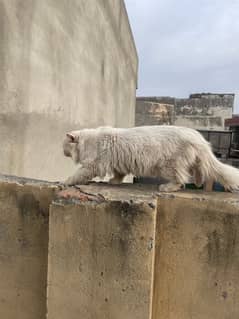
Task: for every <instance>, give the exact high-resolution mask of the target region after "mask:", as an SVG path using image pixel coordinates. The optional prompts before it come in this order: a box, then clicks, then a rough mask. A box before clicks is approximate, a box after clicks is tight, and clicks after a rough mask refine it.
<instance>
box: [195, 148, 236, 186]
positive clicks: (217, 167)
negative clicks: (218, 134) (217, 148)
mask: <svg viewBox="0 0 239 319" xmlns="http://www.w3.org/2000/svg"><path fill="white" fill-rule="evenodd" d="M202 154H203V156H200V166H201V173H202V176H203V178H204V180H207V179H213V180H214V181H217V182H219V183H220V184H222V185H223V186H224V188H225V189H226V190H228V191H231V192H236V191H239V170H238V169H237V168H235V167H232V166H230V165H227V164H223V163H221V162H220V161H219V160H218V159H217V158H216V157H215V155H214V154H213V152H212V150H211V148H210V146H209V145H207V147H206V149H204V151H203V153H202Z"/></svg>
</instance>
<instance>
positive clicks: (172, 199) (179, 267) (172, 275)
mask: <svg viewBox="0 0 239 319" xmlns="http://www.w3.org/2000/svg"><path fill="white" fill-rule="evenodd" d="M156 189H157V186H156V185H140V184H138V185H133V184H129V185H127V184H123V185H120V186H116V185H114V186H112V185H108V184H107V183H91V184H89V185H84V186H79V187H78V188H75V187H69V188H62V187H61V186H60V185H55V184H53V183H49V182H44V181H35V180H29V179H25V178H17V177H14V176H12V177H9V176H1V177H0V274H1V285H0V318H7V319H35V318H39V319H46V318H48V319H65V318H67V319H75V318H77V319H78V318H84V319H97V318H99V319H121V318H126V319H127V318H130V319H131V318H134V319H191V318H193V319H211V318H217V319H238V318H239V302H238V300H239V289H238V286H239V249H238V247H239V241H238V236H237V233H238V227H239V197H238V194H229V193H204V192H202V191H197V192H190V191H188V192H184V191H182V192H178V193H171V194H163V193H161V194H158V195H156ZM49 207H50V209H49Z"/></svg>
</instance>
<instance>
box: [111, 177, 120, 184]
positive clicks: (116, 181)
mask: <svg viewBox="0 0 239 319" xmlns="http://www.w3.org/2000/svg"><path fill="white" fill-rule="evenodd" d="M121 183H122V179H119V178H116V177H113V178H111V179H110V180H109V184H111V185H118V184H121Z"/></svg>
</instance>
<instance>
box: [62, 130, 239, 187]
mask: <svg viewBox="0 0 239 319" xmlns="http://www.w3.org/2000/svg"><path fill="white" fill-rule="evenodd" d="M63 149H64V154H65V156H70V157H71V158H72V159H73V161H74V162H75V163H76V164H77V163H80V164H81V167H80V168H79V169H78V170H77V171H76V173H75V174H74V175H73V176H71V177H69V178H68V179H67V180H66V182H65V183H66V184H67V185H76V184H84V183H86V182H88V181H90V180H91V179H92V178H95V177H100V178H103V177H105V176H106V174H109V175H113V178H112V179H111V180H110V182H111V183H114V184H115V183H121V182H122V180H123V178H124V177H125V176H126V175H128V174H133V175H135V176H147V177H162V178H164V179H167V180H168V181H169V183H167V184H163V185H160V187H159V190H160V191H177V190H179V189H180V188H181V187H182V186H183V185H184V184H186V183H188V182H190V180H191V179H192V177H193V178H194V182H195V184H196V185H198V186H199V185H201V184H203V183H204V182H207V181H209V180H212V179H213V180H214V181H218V182H220V183H221V184H222V185H223V186H224V187H225V189H226V190H229V191H238V190H239V170H238V169H236V168H234V167H232V166H229V165H226V164H223V163H221V162H220V161H218V160H217V158H216V157H215V156H214V154H213V153H212V151H211V147H210V144H209V143H208V142H207V141H206V140H205V139H204V138H203V137H202V135H201V134H200V133H199V132H197V131H196V130H193V129H190V128H186V127H177V126H168V125H167V126H164V125H162V126H142V127H134V128H124V129H123V128H111V127H99V128H97V129H83V130H79V131H72V132H70V133H68V134H67V136H66V138H65V140H64V143H63Z"/></svg>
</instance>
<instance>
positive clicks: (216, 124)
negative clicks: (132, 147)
mask: <svg viewBox="0 0 239 319" xmlns="http://www.w3.org/2000/svg"><path fill="white" fill-rule="evenodd" d="M234 97H235V95H234V94H214V93H200V94H191V95H190V96H189V98H186V99H184V98H173V97H138V98H137V101H136V113H135V122H136V126H139V125H161V124H173V125H178V126H186V127H191V128H195V129H210V130H222V129H224V120H225V119H226V118H230V117H232V111H233V104H234Z"/></svg>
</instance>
